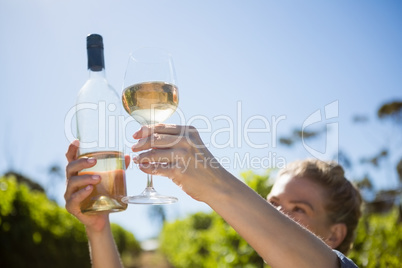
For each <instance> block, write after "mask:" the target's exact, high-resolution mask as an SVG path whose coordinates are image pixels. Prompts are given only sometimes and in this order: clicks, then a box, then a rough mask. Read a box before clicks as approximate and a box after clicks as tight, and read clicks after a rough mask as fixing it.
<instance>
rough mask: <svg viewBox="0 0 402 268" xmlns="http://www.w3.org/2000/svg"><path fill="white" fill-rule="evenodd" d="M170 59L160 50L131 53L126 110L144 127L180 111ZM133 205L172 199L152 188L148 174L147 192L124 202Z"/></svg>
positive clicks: (124, 91)
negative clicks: (177, 109) (178, 109)
mask: <svg viewBox="0 0 402 268" xmlns="http://www.w3.org/2000/svg"><path fill="white" fill-rule="evenodd" d="M176 84H177V83H176V74H175V71H174V67H173V59H172V57H171V55H170V54H169V53H167V52H165V51H164V50H162V49H159V48H141V49H138V50H136V51H134V52H132V53H131V54H130V56H129V60H128V63H127V68H126V73H125V76H124V83H123V92H122V98H123V106H124V109H125V110H126V111H127V112H128V113H129V114H130V115H131V116H132V117H133V118H134V119H135V120H136V121H137V122H138V123H140V124H141V125H154V124H158V123H162V122H164V121H165V120H166V119H168V118H169V117H170V116H171V115H172V114H173V113H174V112H175V111H176V108H177V105H178V103H179V92H178V89H177V86H176ZM122 201H123V202H125V203H131V204H154V205H156V204H172V203H176V202H177V198H176V197H173V196H165V195H161V194H159V193H158V192H156V190H155V189H154V187H153V178H152V175H150V174H147V186H146V188H145V190H144V191H143V192H142V193H141V194H139V195H135V196H126V197H124V198H123V199H122Z"/></svg>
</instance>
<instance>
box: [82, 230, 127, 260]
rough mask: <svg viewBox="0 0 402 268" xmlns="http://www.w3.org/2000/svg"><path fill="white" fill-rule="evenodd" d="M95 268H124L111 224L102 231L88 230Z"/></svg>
mask: <svg viewBox="0 0 402 268" xmlns="http://www.w3.org/2000/svg"><path fill="white" fill-rule="evenodd" d="M86 232H87V236H88V240H89V251H90V255H91V261H92V267H93V268H102V267H104V268H122V267H123V265H122V263H121V260H120V256H119V252H118V251H117V247H116V244H115V241H114V238H113V235H112V231H111V229H110V224H106V225H105V227H104V228H103V229H102V230H100V231H97V230H91V229H88V228H87V229H86Z"/></svg>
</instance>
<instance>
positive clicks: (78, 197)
mask: <svg viewBox="0 0 402 268" xmlns="http://www.w3.org/2000/svg"><path fill="white" fill-rule="evenodd" d="M93 188H94V186H93V185H87V186H86V187H84V188H82V189H81V190H79V191H77V192H75V193H74V194H72V195H71V196H70V197H69V198H68V199H66V209H67V211H68V212H70V213H71V214H73V215H74V216H76V217H78V215H79V214H81V210H80V204H81V202H82V201H84V199H85V198H87V197H88V196H89V195H90V194H91V193H92V191H93Z"/></svg>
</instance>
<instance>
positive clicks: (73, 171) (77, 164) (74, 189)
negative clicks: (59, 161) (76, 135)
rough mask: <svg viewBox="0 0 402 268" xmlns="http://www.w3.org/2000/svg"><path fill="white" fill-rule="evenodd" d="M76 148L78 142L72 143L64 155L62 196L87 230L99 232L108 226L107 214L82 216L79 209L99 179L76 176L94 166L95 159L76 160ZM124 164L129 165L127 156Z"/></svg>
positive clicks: (88, 176) (70, 210) (97, 177)
mask: <svg viewBox="0 0 402 268" xmlns="http://www.w3.org/2000/svg"><path fill="white" fill-rule="evenodd" d="M78 146H79V142H78V140H76V141H74V142H72V143H71V144H70V146H69V147H68V151H67V153H66V158H67V161H68V164H67V167H66V178H67V187H66V192H65V194H64V199H65V200H66V209H67V211H68V212H70V213H71V214H72V215H74V216H75V217H76V218H77V219H78V220H79V221H81V222H82V223H83V224H84V225H85V227H86V228H87V229H88V228H89V229H93V230H95V231H100V230H102V229H103V228H104V227H105V226H106V225H109V213H101V214H90V215H88V214H83V213H82V212H81V209H80V203H81V202H82V201H84V200H85V198H87V197H88V196H89V195H90V194H91V192H92V191H93V189H94V185H96V184H98V183H99V182H100V180H101V179H100V177H99V176H97V175H94V176H91V175H80V176H79V175H78V172H80V171H81V170H83V169H87V168H90V167H93V166H94V165H95V164H96V159H94V158H80V159H78V156H77V155H78ZM125 162H126V166H128V164H129V163H130V158H129V156H128V155H126V156H125Z"/></svg>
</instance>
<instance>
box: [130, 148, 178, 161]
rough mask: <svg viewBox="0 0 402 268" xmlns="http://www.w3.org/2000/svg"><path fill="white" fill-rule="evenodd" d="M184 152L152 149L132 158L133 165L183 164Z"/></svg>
mask: <svg viewBox="0 0 402 268" xmlns="http://www.w3.org/2000/svg"><path fill="white" fill-rule="evenodd" d="M183 156H184V152H182V150H177V149H152V150H150V151H147V152H144V153H141V154H139V155H137V156H135V157H134V158H133V161H134V163H136V164H141V163H149V162H151V163H176V162H184V157H183Z"/></svg>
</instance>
